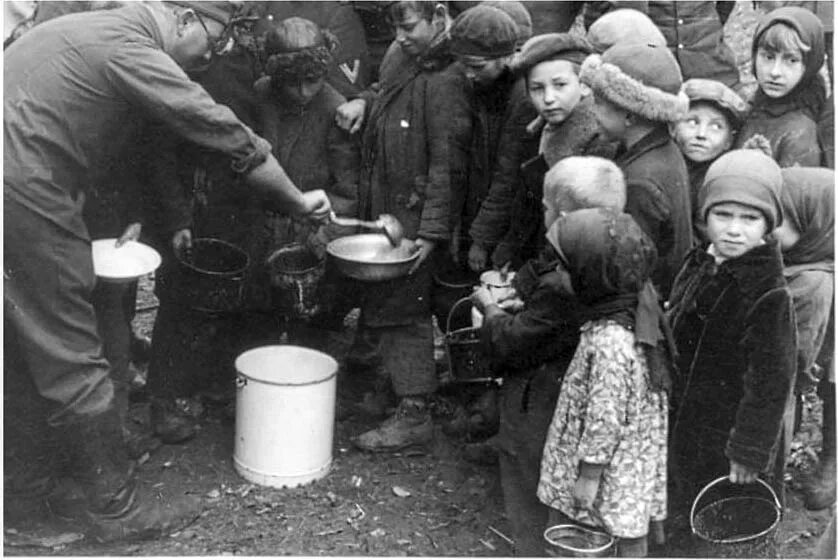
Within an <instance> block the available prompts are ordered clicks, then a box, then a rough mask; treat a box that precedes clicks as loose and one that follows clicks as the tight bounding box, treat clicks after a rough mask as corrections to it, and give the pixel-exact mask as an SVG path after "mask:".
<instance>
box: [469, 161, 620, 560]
mask: <svg viewBox="0 0 838 560" xmlns="http://www.w3.org/2000/svg"><path fill="white" fill-rule="evenodd" d="M543 202H544V207H545V212H544V224H545V227H547V228H549V227H550V226H552V225H553V224H554V222H555V221H556V220H557V218H558V216H559V214H561V213H565V212H571V211H573V210H577V209H580V208H595V207H603V208H613V209H614V210H615V211H622V208H623V206H625V202H626V186H625V182H624V180H623V174H622V172H620V170H619V169H618V168H617V166H616V165H614V163H613V162H611V161H609V160H606V159H602V158H598V157H569V158H566V159H563V160H562V161H560V162H559V163H558V164H556V165H555V166H554V167H553V169H551V170H550V172H549V173H548V174H547V178H546V181H545V186H544V201H543ZM546 253H547V251H545V254H543V255H542V257H541V258H539V259H532V260H529V261H527V262H526V263H525V264H524V266H522V267H521V268H520V269H519V270H518V272H517V274H516V275H515V277H514V279H513V280H512V284H513V286H514V288H515V292H516V295H517V297H518V298H520V299H521V300H522V301H523V304H524V307H523V309H521V310H520V311H518V312H517V313H511V312H507V311H506V310H505V309H503V308H501V307H500V306H499V305H498V304H496V303H495V302H494V301H493V299H492V294H491V293H490V292H489V291H488V290H487V289H485V288H478V289H476V290H475V291H474V294H473V295H472V301H473V303H474V305H475V306H476V307H477V308H478V309H479V310H480V311H481V312H482V313H483V314H484V316H485V318H484V321H483V327H482V329H481V331H480V335H481V339H482V342H483V350H484V352H486V355H487V356H489V358H490V359H491V361H492V364H493V367H494V368H496V370H497V371H498V373H500V374H501V375H502V376H503V378H504V381H503V385H501V388H500V394H499V402H500V431H499V434H498V438H497V441H498V443H497V445H498V447H499V448H500V449H499V450H500V453H499V455H500V473H501V488H502V490H503V500H504V508H505V510H506V517H507V519H509V521H510V523H511V524H512V535H513V538H514V540H515V554H516V555H521V556H541V555H543V552H544V543H543V541H542V537H541V535H540V532H539V531H537V530H534V528H538V527H543V526H545V524H546V523H547V508H546V507H545V506H544V504H542V503H541V502H540V501H539V500H538V498H537V497H536V495H535V492H536V488H537V487H538V472H539V465H540V464H541V453H542V450H543V449H544V438H545V436H546V434H547V427H548V426H549V424H550V419H551V418H552V414H553V410H554V408H555V405H556V398H557V397H558V393H559V384H558V383H556V379H557V378H561V377H562V376H563V375H564V372H565V370H566V369H567V365H568V363H570V359H571V357H572V356H573V352H574V350H575V349H576V345H577V343H578V342H579V326H580V322H579V320H578V317H577V316H576V313H575V310H576V307H575V303H574V298H573V295H572V290H571V289H570V287H569V286H570V285H569V281H568V277H567V273H566V272H564V271H563V270H561V269H557V266H558V264H559V261H558V260H557V256H556V254H555V252H553V251H551V254H550V255H547V254H546Z"/></svg>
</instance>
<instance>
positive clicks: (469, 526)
mask: <svg viewBox="0 0 838 560" xmlns="http://www.w3.org/2000/svg"><path fill="white" fill-rule="evenodd" d="M754 25H755V14H754V11H753V9H752V8H751V3H750V2H742V1H740V2H737V6H736V9H735V11H734V13H733V15H732V16H731V19H730V21H729V22H728V25H727V29H726V31H727V36H728V39H729V41H730V43H731V45H732V47H733V48H734V51H735V52H736V53H737V54H738V55H739V56H738V60H739V62H740V66H741V68H742V71H743V77H744V81H745V82H746V83H750V84H752V82H753V79H752V77H750V75H749V68H748V66H749V64H748V60H747V55H746V54H744V53H747V50H748V48H749V37H750V32H751V30H752V29H753V28H754ZM150 287H151V284H150V282H144V283H143V289H142V290H141V294H140V301H139V308H140V309H141V311H140V313H139V314H138V317H137V320H136V324H135V327H136V330H137V331H139V332H141V333H143V334H150V330H151V326H152V324H153V319H154V313H155V308H154V306H155V304H156V302H155V300H154V298H153V296H152V295H151V290H150ZM351 336H352V333H351V326H350V327H347V329H346V331H345V332H344V333H341V335H340V336H337V337H335V338H334V339H333V340H332V341H331V345H332V347H333V353H334V354H335V355H336V357H339V355H340V354H341V352H342V351H343V350H345V348H346V346H347V344H348V341H349V340H351ZM341 375H343V374H341ZM347 385H348V383H347V380H346V379H345V377H341V379H340V380H339V386H340V387H341V390H340V391H339V400H340V406H339V407H338V408H339V411H340V413H339V419H338V421H337V422H336V424H335V433H334V454H333V458H334V460H333V464H332V469H331V472H330V473H329V474H328V475H327V476H326V477H325V478H323V479H321V480H319V481H316V482H314V483H313V484H311V485H309V486H306V487H302V488H295V489H272V488H267V487H260V486H255V485H253V484H251V483H249V482H248V481H246V480H244V479H243V478H241V477H240V476H239V475H238V474H237V473H236V472H235V470H234V468H233V462H232V455H233V438H234V431H235V430H234V425H233V424H234V422H233V420H232V417H231V414H230V407H229V406H226V405H225V404H224V403H223V402H217V401H207V402H205V403H204V404H205V407H204V410H203V412H202V413H201V430H200V432H199V434H198V436H197V437H196V438H195V439H194V440H192V441H190V442H188V443H186V444H185V445H179V446H163V447H161V448H159V449H157V450H156V451H154V452H153V453H151V454H150V455H148V456H147V457H145V458H144V461H143V463H142V465H141V467H140V476H141V477H143V478H144V479H146V480H148V481H150V483H151V484H154V485H155V488H157V489H159V491H160V492H161V493H168V492H185V493H189V494H193V495H195V496H199V497H201V498H202V500H203V502H204V511H203V513H202V514H201V516H200V518H198V519H197V521H195V523H193V524H192V525H190V526H189V527H188V528H186V529H184V530H181V531H179V532H176V533H174V534H172V535H169V536H166V537H163V538H159V539H156V540H150V541H144V542H133V543H119V544H110V545H100V544H95V543H90V542H86V541H84V540H79V537H80V535H79V534H78V533H77V531H78V529H77V528H75V527H73V526H71V525H51V526H47V525H46V524H45V517H44V516H43V514H42V512H38V511H35V512H24V511H14V510H13V511H9V510H8V509H6V508H4V509H5V510H6V511H5V518H4V554H6V555H21V556H47V555H49V556H55V555H60V556H71V555H72V556H158V555H165V556H181V555H184V556H229V555H253V556H259V555H306V556H402V555H411V556H508V555H509V554H511V552H512V548H511V546H510V544H509V542H508V535H510V534H511V532H510V530H509V522H508V520H506V519H505V518H504V515H503V505H502V501H501V495H500V486H499V481H498V472H497V465H496V463H492V462H491V461H490V462H488V463H475V462H470V461H468V460H466V458H465V449H466V444H468V443H469V442H470V441H472V440H473V439H475V436H470V435H449V434H448V433H446V431H444V430H443V429H442V427H441V426H442V425H443V424H445V422H446V421H448V420H450V419H451V417H452V412H453V411H455V410H456V404H457V403H458V402H461V401H463V399H462V398H459V397H458V395H457V393H458V391H457V390H456V389H453V388H451V387H448V388H447V389H445V390H444V391H443V398H442V399H440V403H442V404H440V405H439V406H438V407H437V410H436V411H437V419H438V420H439V424H440V427H438V428H437V433H436V437H435V441H434V444H433V445H432V446H431V447H430V448H429V449H427V450H425V451H424V452H406V453H397V454H386V455H371V454H367V453H363V452H360V451H358V450H357V449H355V448H354V447H353V446H352V445H351V443H350V437H351V436H352V435H355V434H358V433H360V432H362V431H363V430H365V429H367V428H369V427H372V426H374V425H375V422H376V420H375V419H374V418H371V417H369V416H365V415H363V414H360V413H354V414H353V413H351V412H348V411H349V410H350V408H351V407H350V406H349V405H350V404H351V401H352V400H353V399H355V398H356V397H357V395H353V394H352V393H351V392H347V391H344V390H343V388H345V387H346V386H347ZM819 414H820V407H819V404H818V403H817V401H816V400H813V401H810V402H809V403H807V406H806V407H805V414H804V421H803V426H802V429H801V431H800V433H799V434H798V436H797V439H796V440H795V442H794V445H793V453H792V458H791V460H790V469H789V472H790V476H789V481H788V487H789V489H790V492H789V507H788V508H787V510H786V511H785V512H784V517H783V522H782V524H781V525H780V527H779V529H778V531H777V534H776V542H777V543H778V549H777V556H778V557H783V558H807V557H811V554H812V552H811V551H812V549H813V547H814V544H815V542H816V540H817V537H818V536H819V535H820V534H821V533H822V531H823V530H824V527H825V525H826V523H827V522H828V520H829V517H830V515H832V514H833V511H834V508H831V509H828V510H823V511H820V512H809V511H806V510H805V509H804V508H803V507H802V505H801V500H800V497H799V495H798V493H797V491H796V487H797V481H798V480H800V479H801V478H802V477H803V476H805V475H806V474H807V472H809V471H810V470H811V469H812V467H813V464H814V459H815V454H816V452H817V450H818V449H819V446H820V431H819V428H818V426H819ZM147 416H148V405H147V403H144V402H142V401H140V402H137V403H135V404H134V405H133V407H132V419H133V421H134V422H135V423H137V425H138V426H142V425H143V424H146V423H147V421H148V417H147ZM6 420H7V422H8V420H9V419H8V418H7V419H6ZM7 434H8V432H7ZM15 445H24V446H25V441H24V442H21V441H11V440H10V439H9V438H8V436H7V438H6V440H5V441H4V450H5V451H6V452H7V454H8V453H9V452H10V451H12V450H13V448H14V446H15ZM7 505H8V504H7ZM659 552H660V553H662V554H664V555H666V556H675V557H678V556H706V555H708V550H707V549H700V548H698V547H696V546H695V543H694V542H693V541H691V540H689V539H684V538H678V539H674V540H673V542H671V543H670V545H669V547H668V548H666V549H665V550H663V551H659ZM724 553H725V552H724V550H719V551H718V554H719V555H722V554H724Z"/></svg>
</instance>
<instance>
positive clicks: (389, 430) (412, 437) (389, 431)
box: [353, 397, 434, 452]
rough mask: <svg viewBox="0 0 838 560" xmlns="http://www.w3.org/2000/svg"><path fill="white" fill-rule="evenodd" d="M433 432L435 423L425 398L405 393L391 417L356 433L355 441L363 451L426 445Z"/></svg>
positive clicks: (393, 449) (380, 450) (394, 449)
mask: <svg viewBox="0 0 838 560" xmlns="http://www.w3.org/2000/svg"><path fill="white" fill-rule="evenodd" d="M433 436H434V424H433V420H431V414H430V412H429V411H428V408H427V405H426V404H425V401H424V399H421V398H411V397H406V398H403V399H402V400H401V402H400V403H399V405H398V407H396V411H395V413H394V414H393V415H392V416H391V417H390V418H388V419H387V420H385V421H384V422H382V423H381V425H379V426H378V427H377V428H375V429H373V430H370V431H368V432H365V433H363V434H361V435H359V436H358V437H356V438H355V439H354V440H353V443H354V444H355V445H356V446H357V447H359V448H360V449H363V450H364V451H373V452H384V451H398V450H400V449H404V448H406V447H413V446H423V445H426V444H428V443H430V442H431V441H432V440H433Z"/></svg>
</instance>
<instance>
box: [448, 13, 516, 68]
mask: <svg viewBox="0 0 838 560" xmlns="http://www.w3.org/2000/svg"><path fill="white" fill-rule="evenodd" d="M517 40H518V26H517V25H515V22H514V21H513V20H512V18H511V17H509V15H508V14H507V13H506V12H504V11H503V10H499V9H498V8H493V7H491V6H484V5H482V4H478V5H477V6H475V7H473V8H469V9H468V10H466V11H464V12H463V13H461V14H460V15H458V16H457V18H456V19H455V20H454V23H453V24H451V52H452V53H453V54H454V55H460V56H481V57H484V58H501V57H504V56H509V55H511V54H513V53H514V52H515V43H516V41H517Z"/></svg>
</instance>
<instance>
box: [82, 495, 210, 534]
mask: <svg viewBox="0 0 838 560" xmlns="http://www.w3.org/2000/svg"><path fill="white" fill-rule="evenodd" d="M202 507H203V506H202V503H201V501H200V500H199V499H198V498H197V497H195V496H190V495H186V494H168V495H167V494H166V493H165V491H164V492H160V491H158V489H154V490H152V489H151V488H147V487H140V488H138V489H137V490H135V491H134V495H133V496H132V497H131V499H130V500H128V503H127V505H124V506H123V507H121V508H120V509H119V511H112V512H108V511H104V512H96V511H88V512H87V522H88V525H89V529H88V532H87V536H88V538H92V539H94V540H96V541H99V542H103V543H104V542H112V541H119V540H134V539H147V538H154V537H159V536H161V535H167V534H169V533H173V532H175V531H179V530H180V529H183V528H184V527H186V526H187V525H189V524H190V523H192V522H193V521H195V520H196V519H197V518H198V516H199V515H200V514H201V510H202Z"/></svg>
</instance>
